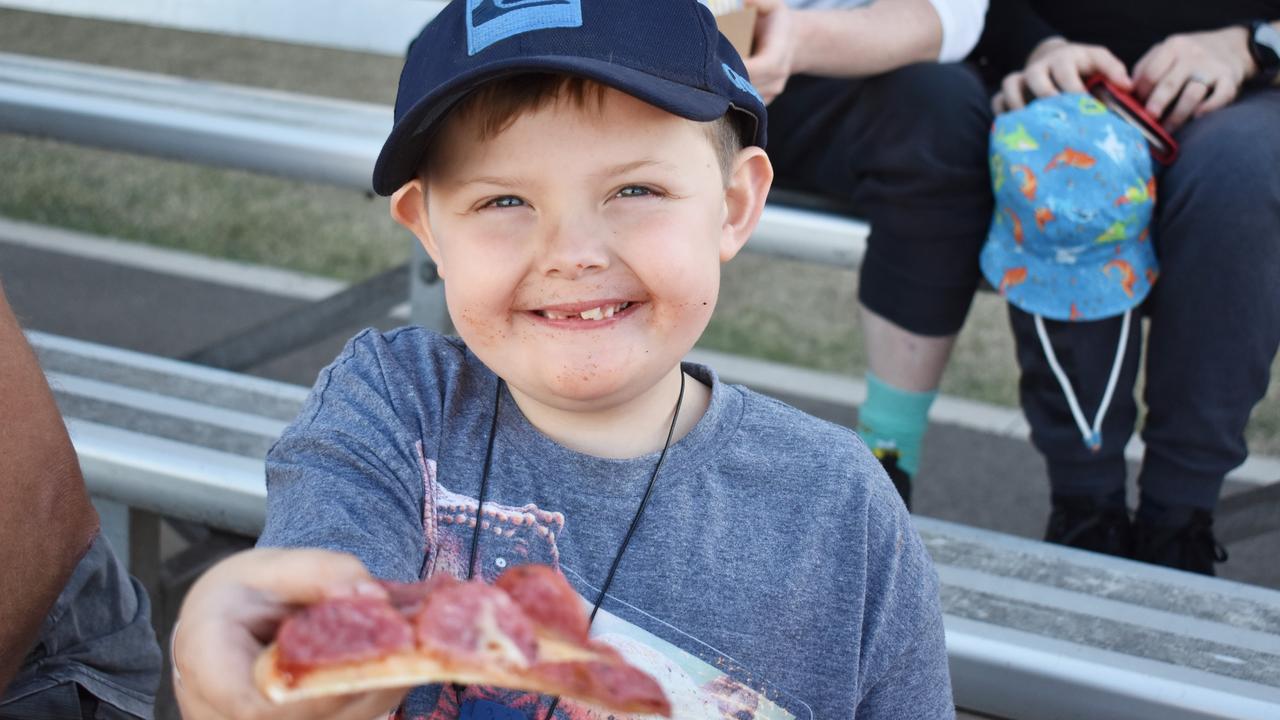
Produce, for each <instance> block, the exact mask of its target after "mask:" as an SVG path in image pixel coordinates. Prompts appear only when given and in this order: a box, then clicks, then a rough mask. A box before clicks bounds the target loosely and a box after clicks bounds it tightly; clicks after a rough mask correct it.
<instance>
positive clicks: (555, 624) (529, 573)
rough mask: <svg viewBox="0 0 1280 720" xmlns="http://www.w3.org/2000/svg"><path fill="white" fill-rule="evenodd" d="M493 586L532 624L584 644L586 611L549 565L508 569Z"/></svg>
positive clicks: (566, 583) (586, 623)
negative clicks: (500, 590) (509, 598)
mask: <svg viewBox="0 0 1280 720" xmlns="http://www.w3.org/2000/svg"><path fill="white" fill-rule="evenodd" d="M493 584H494V586H495V587H498V588H501V589H502V590H504V591H506V593H507V595H509V596H511V599H512V600H514V601H515V602H516V605H519V606H520V609H521V610H524V612H525V614H526V615H528V616H529V619H531V620H533V621H534V622H535V623H537V624H539V625H541V626H543V627H546V628H548V629H550V630H553V631H555V632H556V633H559V634H560V635H561V636H563V638H564V639H566V640H570V641H573V642H586V639H587V630H588V626H589V621H588V618H587V612H586V609H585V608H584V607H583V606H582V601H581V600H580V599H579V598H578V593H576V592H574V590H573V587H572V586H570V585H569V581H568V580H565V579H564V576H563V575H561V574H560V573H559V572H557V571H556V570H555V569H554V568H552V567H550V566H548V565H517V566H515V567H511V568H507V570H506V571H505V572H503V573H502V574H501V575H499V576H498V579H497V580H495V581H494V583H493Z"/></svg>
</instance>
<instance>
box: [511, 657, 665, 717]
mask: <svg viewBox="0 0 1280 720" xmlns="http://www.w3.org/2000/svg"><path fill="white" fill-rule="evenodd" d="M529 674H530V675H532V676H534V677H538V678H542V679H544V680H547V681H550V682H552V683H554V684H555V686H556V687H558V688H559V689H560V693H561V694H562V695H569V696H581V697H584V698H608V700H609V703H610V705H612V706H615V707H618V708H626V709H627V710H628V712H633V713H640V714H645V715H649V714H657V715H666V716H667V717H670V716H671V701H669V700H667V695H666V693H664V692H663V691H662V686H660V685H659V684H658V681H656V680H654V679H653V678H652V677H650V676H648V675H646V674H645V673H644V672H642V671H640V670H638V669H637V668H634V667H632V666H630V665H627V664H626V663H624V662H621V661H618V662H599V661H586V662H582V661H579V662H549V663H539V664H537V665H535V666H534V667H532V668H531V669H530V670H529Z"/></svg>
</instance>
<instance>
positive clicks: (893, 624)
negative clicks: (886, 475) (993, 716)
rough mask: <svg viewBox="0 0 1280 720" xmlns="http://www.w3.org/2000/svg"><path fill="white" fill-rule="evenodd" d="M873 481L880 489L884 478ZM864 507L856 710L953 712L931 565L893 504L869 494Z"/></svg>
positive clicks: (930, 719)
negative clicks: (864, 601)
mask: <svg viewBox="0 0 1280 720" xmlns="http://www.w3.org/2000/svg"><path fill="white" fill-rule="evenodd" d="M878 485H879V486H880V487H879V488H878V490H879V492H878V493H877V495H882V494H883V493H884V490H885V487H884V486H886V485H887V483H879V484H878ZM889 489H890V490H891V488H889ZM869 512H870V513H871V517H868V519H867V523H868V527H867V553H868V557H867V568H868V577H867V585H868V587H867V605H866V608H865V613H864V627H863V631H862V643H863V648H862V658H863V664H862V668H861V673H860V674H861V677H860V678H859V687H861V688H862V697H861V700H860V701H859V703H858V710H857V715H856V717H857V718H858V720H890V719H892V720H899V719H901V720H908V719H910V720H936V719H941V718H954V717H955V706H954V700H953V698H952V694H951V674H950V671H949V669H948V665H947V648H946V636H945V633H944V630H943V626H942V609H941V605H940V603H939V599H938V576H937V572H936V571H935V570H934V567H933V563H932V561H931V560H930V558H929V555H928V552H927V551H926V550H925V548H924V543H923V542H922V541H921V540H920V536H919V534H918V533H916V531H915V529H914V528H913V527H912V526H911V521H910V518H909V517H908V515H907V513H906V510H905V509H904V508H903V507H902V506H901V504H900V503H896V502H891V501H889V500H887V499H885V498H881V497H876V498H875V502H873V503H871V505H870V508H869Z"/></svg>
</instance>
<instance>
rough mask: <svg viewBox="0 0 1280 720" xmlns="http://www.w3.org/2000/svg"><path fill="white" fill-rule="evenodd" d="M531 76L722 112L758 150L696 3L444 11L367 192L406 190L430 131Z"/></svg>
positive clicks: (754, 106)
mask: <svg viewBox="0 0 1280 720" xmlns="http://www.w3.org/2000/svg"><path fill="white" fill-rule="evenodd" d="M531 72H544V73H564V74H568V75H577V76H581V77H586V78H590V79H592V80H595V81H598V82H600V83H603V84H605V85H608V86H610V87H613V88H616V89H618V90H621V91H622V92H625V93H627V94H629V95H632V96H634V97H636V98H639V99H640V100H643V101H645V102H647V103H649V104H651V105H654V106H656V107H659V108H662V109H663V110H666V111H667V112H670V113H672V114H674V115H679V116H680V117H684V118H688V119H690V120H697V121H701V122H707V121H710V120H716V119H718V118H720V117H722V116H724V115H725V114H726V113H728V112H729V111H730V110H733V111H736V112H737V113H738V114H739V115H740V116H741V117H742V119H743V122H742V123H741V124H740V125H741V127H742V128H743V130H744V137H743V142H744V144H747V145H759V146H761V147H764V144H765V137H766V134H765V120H766V118H765V108H764V101H763V100H762V99H761V97H760V94H759V93H758V92H756V89H755V88H754V87H752V85H751V83H750V82H749V81H748V80H747V70H746V68H745V67H744V66H743V63H742V59H741V58H740V57H739V56H738V53H737V51H736V50H734V49H733V45H731V44H730V43H729V41H728V40H727V39H725V37H724V36H723V35H721V34H720V31H719V30H718V29H717V28H716V21H715V18H714V17H713V16H712V14H711V11H710V10H708V9H707V8H706V7H704V6H702V5H700V4H699V3H698V2H697V0H642V1H637V0H453V2H451V3H449V4H448V5H446V6H445V7H444V8H443V9H442V10H441V11H440V12H439V13H438V14H437V15H436V16H435V18H434V19H432V21H431V22H430V23H428V24H427V26H426V27H425V28H423V30H422V33H421V34H420V35H419V36H418V37H417V39H415V40H414V41H413V43H412V44H410V46H409V52H408V55H407V56H406V58H405V63H404V70H403V71H402V72H401V74H400V87H399V90H398V92H397V94H396V105H395V125H394V126H393V127H392V129H391V134H390V135H389V136H388V137H387V141H386V143H385V144H384V145H383V146H382V152H381V153H380V154H379V155H378V161H377V164H376V165H375V166H374V170H373V189H374V190H375V191H376V192H377V193H378V194H380V195H390V194H391V193H393V192H395V191H396V189H397V188H399V187H400V186H401V185H403V184H404V183H406V182H408V181H409V180H412V179H413V177H414V176H415V174H416V173H417V170H418V167H419V164H420V163H421V160H422V156H423V154H424V152H425V150H426V147H427V143H428V142H429V141H430V139H431V135H432V131H433V129H434V127H435V126H436V124H437V123H438V122H439V120H440V119H441V118H443V117H444V116H445V115H446V114H447V113H448V112H449V110H450V109H451V108H452V107H453V106H454V105H456V104H457V103H458V101H459V100H461V99H462V98H463V97H465V96H466V95H467V94H468V93H469V92H471V91H472V90H474V89H475V88H476V87H477V86H479V85H481V84H483V83H485V82H488V81H490V80H494V79H496V78H500V77H507V76H512V75H519V74H522V73H531Z"/></svg>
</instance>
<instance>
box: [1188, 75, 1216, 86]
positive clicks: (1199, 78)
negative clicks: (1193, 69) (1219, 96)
mask: <svg viewBox="0 0 1280 720" xmlns="http://www.w3.org/2000/svg"><path fill="white" fill-rule="evenodd" d="M1187 82H1189V83H1200V84H1201V85H1204V86H1205V87H1213V81H1212V80H1210V79H1209V78H1207V77H1205V76H1203V75H1201V74H1199V73H1191V75H1189V76H1188V77H1187Z"/></svg>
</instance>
